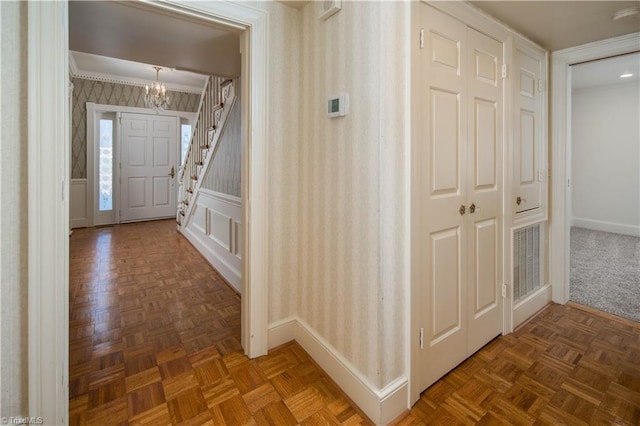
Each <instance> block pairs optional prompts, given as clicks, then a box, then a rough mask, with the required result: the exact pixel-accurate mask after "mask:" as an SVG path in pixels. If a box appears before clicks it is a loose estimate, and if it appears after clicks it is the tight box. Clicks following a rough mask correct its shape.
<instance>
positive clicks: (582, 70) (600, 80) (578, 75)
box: [571, 53, 640, 90]
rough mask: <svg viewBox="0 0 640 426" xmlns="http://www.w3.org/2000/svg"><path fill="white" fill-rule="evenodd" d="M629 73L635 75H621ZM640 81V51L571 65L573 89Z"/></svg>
mask: <svg viewBox="0 0 640 426" xmlns="http://www.w3.org/2000/svg"><path fill="white" fill-rule="evenodd" d="M627 73H630V74H633V75H632V76H631V77H627V78H621V77H620V75H622V74H627ZM638 82H640V53H633V54H629V55H622V56H616V57H613V58H608V59H601V60H599V61H592V62H586V63H584V64H579V65H573V66H572V67H571V88H572V89H573V90H579V89H587V88H590V87H597V86H608V85H612V84H625V83H638Z"/></svg>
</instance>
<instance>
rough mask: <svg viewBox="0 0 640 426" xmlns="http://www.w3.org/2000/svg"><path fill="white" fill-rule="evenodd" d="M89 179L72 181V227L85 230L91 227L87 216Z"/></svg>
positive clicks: (70, 202) (70, 198) (70, 210)
mask: <svg viewBox="0 0 640 426" xmlns="http://www.w3.org/2000/svg"><path fill="white" fill-rule="evenodd" d="M86 198H87V179H71V189H70V194H69V212H70V217H69V219H70V222H71V223H70V226H71V229H73V228H84V227H86V226H88V225H89V216H88V214H87V199H86Z"/></svg>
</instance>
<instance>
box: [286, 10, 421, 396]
mask: <svg viewBox="0 0 640 426" xmlns="http://www.w3.org/2000/svg"><path fill="white" fill-rule="evenodd" d="M320 7H321V3H312V4H310V5H308V6H307V7H306V8H305V9H304V19H303V24H302V35H303V46H302V52H303V57H302V69H301V72H300V75H301V76H302V81H301V87H302V91H303V92H302V100H303V101H302V109H301V110H302V119H301V132H300V134H301V137H300V187H299V191H300V192H299V193H300V196H299V197H300V208H301V214H300V233H299V236H300V245H301V247H300V279H299V288H298V294H299V297H298V315H299V316H300V317H301V318H303V319H304V320H305V321H306V322H307V323H308V324H309V325H310V326H311V327H313V329H314V330H316V331H317V332H318V333H319V334H321V335H322V336H323V337H324V338H325V339H326V340H327V341H328V342H329V343H331V345H333V346H334V347H335V348H336V349H337V350H338V351H340V353H341V354H342V355H344V356H345V357H346V358H347V359H348V360H349V361H350V362H351V363H352V364H353V365H354V366H355V367H356V368H358V369H359V370H360V371H361V372H362V373H363V374H364V375H365V376H366V377H367V378H368V379H369V380H370V382H371V383H372V384H373V385H374V386H376V387H378V388H381V387H383V386H384V385H386V384H388V383H389V382H390V381H391V380H393V379H395V378H397V377H399V376H400V375H401V374H402V373H404V372H405V368H404V359H405V356H406V353H405V351H404V350H403V348H404V345H405V343H404V335H405V324H406V323H405V321H404V313H405V312H406V310H405V300H404V299H405V294H406V293H405V291H406V280H405V274H404V265H405V259H406V257H405V256H406V252H405V251H404V242H405V241H406V239H405V237H406V236H405V235H404V234H405V233H404V231H403V228H402V226H403V217H404V215H405V210H404V209H402V208H401V206H402V202H404V201H403V197H404V192H403V189H404V186H403V185H405V177H404V175H403V173H405V170H406V169H405V168H404V161H405V160H404V158H405V150H406V149H407V145H406V140H405V139H406V138H405V135H404V134H403V128H404V124H403V123H404V117H403V111H402V110H400V111H398V110H396V109H394V108H395V107H399V108H402V104H401V102H398V103H399V104H400V105H396V103H395V100H396V99H397V98H400V99H402V96H403V94H404V93H403V89H402V87H403V83H401V82H402V80H403V75H402V73H403V72H404V71H403V68H402V64H403V63H404V62H402V58H401V61H398V60H397V58H398V54H399V51H398V50H397V49H395V48H394V46H393V45H392V46H389V43H393V42H398V44H399V45H402V44H404V43H403V41H402V40H398V38H400V39H401V38H402V37H403V35H402V34H404V33H403V29H402V24H403V21H402V20H399V21H398V20H396V19H393V18H392V16H391V14H396V15H399V17H400V18H402V8H403V7H404V6H402V5H399V6H395V5H393V4H391V3H386V4H384V6H383V5H381V4H380V3H377V2H375V3H374V2H343V3H342V10H341V11H340V12H338V13H337V14H336V15H334V16H333V17H331V18H329V19H328V20H327V21H322V20H319V19H318V15H319V13H320ZM383 8H384V15H383V13H382V10H383ZM392 19H393V21H394V22H395V23H399V24H400V25H398V28H393V27H391V26H390V25H391V24H392V23H391V22H389V21H390V20H392ZM406 24H407V25H408V22H406ZM365 29H366V30H365ZM383 29H384V31H383ZM388 30H389V31H388ZM393 30H397V31H398V34H397V35H395V34H394V32H393ZM387 34H388V35H387ZM383 73H384V74H383ZM397 73H400V75H398V74H397ZM383 78H384V80H383ZM398 90H399V91H400V92H398ZM339 92H347V93H348V94H349V102H350V107H349V108H350V109H349V114H348V115H347V116H345V117H340V118H333V119H331V118H328V117H327V115H326V112H325V102H326V99H327V98H328V96H330V95H332V94H336V93H339ZM386 129H388V130H389V134H388V135H385V134H384V132H385V130H386ZM383 179H385V181H383ZM382 238H385V239H384V240H383V239H382ZM389 348H397V349H396V350H389Z"/></svg>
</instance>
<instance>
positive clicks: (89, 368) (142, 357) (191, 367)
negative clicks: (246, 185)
mask: <svg viewBox="0 0 640 426" xmlns="http://www.w3.org/2000/svg"><path fill="white" fill-rule="evenodd" d="M70 263H71V264H70V285H69V291H70V297H69V303H70V318H69V324H70V330H69V342H70V348H69V381H70V384H69V388H70V389H69V393H70V395H69V397H70V402H69V411H70V413H69V417H70V424H71V425H76V424H95V425H111V424H152V425H164V424H181V423H185V422H186V423H188V424H215V425H221V424H229V425H234V424H243V423H246V422H251V421H252V420H253V421H255V422H256V423H258V424H295V423H297V422H299V421H301V420H303V419H309V420H312V419H316V420H320V421H321V422H322V420H321V419H324V421H329V420H333V421H338V422H339V423H341V422H348V423H350V424H359V423H360V422H361V421H362V417H360V415H359V414H358V412H356V410H354V408H352V406H351V405H350V403H349V402H348V401H347V400H346V398H345V397H344V395H343V393H342V392H341V391H340V390H339V389H338V387H337V386H336V385H335V384H334V383H333V382H332V381H331V380H329V379H328V378H327V377H326V375H324V373H323V372H322V371H321V370H320V369H319V368H318V367H317V366H316V365H315V363H313V361H311V360H310V358H309V356H308V355H307V354H306V352H304V350H302V348H301V347H300V346H299V345H297V344H295V343H293V344H286V345H284V346H282V347H280V348H277V349H275V350H272V351H270V353H269V355H268V356H266V357H262V358H259V359H257V360H251V361H250V360H248V359H247V358H246V357H245V356H244V355H243V354H242V350H241V349H242V348H241V346H240V297H239V296H238V295H237V294H236V293H235V292H233V291H232V290H231V288H230V287H229V286H228V285H226V284H225V283H224V281H223V280H222V278H220V276H219V275H218V274H217V273H216V272H215V270H213V269H212V268H211V266H209V264H208V263H207V262H206V261H205V260H204V259H203V258H202V257H201V256H200V254H199V253H198V252H197V251H196V250H195V249H194V248H193V247H192V246H191V244H189V242H187V240H186V239H185V238H183V237H182V236H181V235H180V234H178V233H177V232H176V229H175V221H174V220H162V221H155V222H141V223H132V224H126V225H117V226H113V227H105V228H88V229H78V230H75V231H74V233H73V235H72V237H71V241H70Z"/></svg>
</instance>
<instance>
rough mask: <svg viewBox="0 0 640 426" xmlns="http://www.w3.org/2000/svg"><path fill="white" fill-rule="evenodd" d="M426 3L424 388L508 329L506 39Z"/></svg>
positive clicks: (420, 187) (421, 265)
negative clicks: (504, 239) (504, 183)
mask: <svg viewBox="0 0 640 426" xmlns="http://www.w3.org/2000/svg"><path fill="white" fill-rule="evenodd" d="M418 11H419V18H418V19H419V26H420V27H423V28H424V30H425V31H424V33H425V36H424V37H425V47H424V49H423V50H420V51H419V53H418V59H417V60H418V65H417V67H418V69H419V71H418V75H419V76H420V78H419V79H418V80H417V82H416V83H415V84H416V85H417V86H418V87H416V88H415V90H413V91H412V92H413V93H415V94H416V95H417V96H418V98H419V99H420V100H419V101H417V102H416V104H415V105H416V107H417V109H418V111H417V116H418V117H421V119H420V120H419V121H420V122H419V123H415V124H416V127H417V138H416V139H415V147H414V153H415V155H416V159H414V164H415V165H416V170H415V172H414V173H415V176H414V179H415V180H414V182H415V184H416V185H417V191H416V192H414V197H416V198H417V199H415V200H414V203H415V204H416V205H417V206H418V207H417V209H418V212H419V213H418V214H417V216H418V217H419V219H418V220H417V221H416V224H417V227H416V228H415V229H414V231H413V232H414V233H415V235H416V236H417V242H416V244H415V245H414V247H415V248H416V251H417V257H414V259H417V263H418V264H417V265H416V266H415V269H414V279H415V280H417V283H414V285H416V289H417V291H415V292H414V294H413V297H417V298H418V301H417V302H416V305H414V306H418V308H417V309H416V310H415V311H414V314H415V315H417V316H418V317H419V320H418V322H419V324H421V325H420V328H424V348H423V349H421V350H420V352H419V355H418V358H419V360H418V370H419V371H418V372H417V373H416V374H415V375H414V380H415V379H417V380H418V382H419V383H418V389H424V388H426V387H427V386H429V385H431V384H432V383H434V382H435V381H436V380H438V379H439V378H440V377H442V376H443V375H444V374H446V373H447V372H448V371H450V370H451V369H453V368H454V367H455V366H456V365H458V364H459V363H460V362H462V361H463V360H464V359H465V358H467V357H468V356H470V355H471V354H472V353H473V352H475V351H476V350H477V349H478V348H480V347H481V346H483V345H484V344H486V343H487V342H489V341H490V340H491V339H492V338H494V337H495V336H497V335H498V334H500V333H501V332H502V319H503V316H502V312H503V303H502V299H501V296H500V291H499V290H500V286H501V284H502V276H503V269H502V257H503V253H502V227H503V215H502V135H503V123H502V116H503V111H502V104H503V100H502V95H503V80H502V79H501V77H500V69H501V66H502V62H503V44H502V43H501V42H498V41H496V40H494V39H492V38H490V37H488V36H486V35H484V34H482V33H480V32H478V31H475V30H473V29H471V28H468V27H467V26H466V25H465V24H463V23H461V22H460V21H458V20H456V19H453V18H451V17H449V16H448V15H445V14H443V13H441V12H439V11H437V10H435V9H433V8H432V7H430V6H427V5H420V6H419V9H418ZM471 204H474V206H475V207H476V209H477V210H476V211H475V212H474V213H470V210H469V208H470V205H471ZM461 206H465V212H464V214H461V213H460V208H461Z"/></svg>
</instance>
